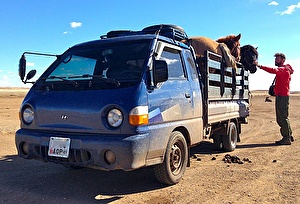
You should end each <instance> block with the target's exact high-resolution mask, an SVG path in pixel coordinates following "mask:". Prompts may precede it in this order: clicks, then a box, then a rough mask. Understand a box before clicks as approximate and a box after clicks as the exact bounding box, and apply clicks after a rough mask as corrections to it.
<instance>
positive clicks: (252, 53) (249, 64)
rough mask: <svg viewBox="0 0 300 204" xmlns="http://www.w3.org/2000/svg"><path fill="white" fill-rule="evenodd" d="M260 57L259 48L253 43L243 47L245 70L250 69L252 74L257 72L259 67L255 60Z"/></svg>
mask: <svg viewBox="0 0 300 204" xmlns="http://www.w3.org/2000/svg"><path fill="white" fill-rule="evenodd" d="M257 58H258V52H257V48H255V47H253V46H252V45H244V46H243V47H241V63H242V65H243V66H244V67H245V70H247V71H250V73H251V74H253V73H255V72H256V70H257V68H256V65H255V64H254V62H255V61H256V60H257Z"/></svg>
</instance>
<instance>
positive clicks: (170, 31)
mask: <svg viewBox="0 0 300 204" xmlns="http://www.w3.org/2000/svg"><path fill="white" fill-rule="evenodd" d="M142 34H156V35H161V36H165V37H168V38H171V39H173V40H177V41H182V40H187V39H188V36H187V34H186V33H185V31H184V30H183V28H181V27H179V26H176V25H167V24H161V25H154V26H149V27H146V28H144V29H143V30H141V31H132V30H113V31H110V32H108V33H107V34H106V35H102V36H100V38H101V39H104V38H114V37H120V36H128V35H142Z"/></svg>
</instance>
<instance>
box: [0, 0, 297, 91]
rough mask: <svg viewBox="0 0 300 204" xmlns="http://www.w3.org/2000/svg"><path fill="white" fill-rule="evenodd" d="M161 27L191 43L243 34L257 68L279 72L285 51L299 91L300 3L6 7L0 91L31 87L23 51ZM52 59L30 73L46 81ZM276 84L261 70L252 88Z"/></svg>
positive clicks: (1, 6) (55, 2)
mask: <svg viewBox="0 0 300 204" xmlns="http://www.w3.org/2000/svg"><path fill="white" fill-rule="evenodd" d="M154 24H175V25H179V26H181V27H183V28H184V29H185V31H186V33H187V34H188V35H189V36H206V37H210V38H212V39H217V38H219V37H223V36H226V35H229V34H239V33H241V34H242V38H241V40H240V42H241V45H246V44H251V45H253V46H256V47H258V51H259V54H260V55H259V60H258V61H259V63H260V64H263V65H267V66H272V67H273V66H274V57H273V55H274V53H275V52H283V53H285V54H286V57H287V61H286V62H287V63H289V64H291V65H292V67H293V68H294V70H295V72H294V74H293V76H292V82H291V90H292V91H300V82H299V81H300V80H299V79H300V26H299V24H300V1H299V0H277V1H272V0H226V1H224V0H210V1H204V0H186V1H177V0H164V1H161V0H151V1H143V0H128V1H121V0H110V1H102V0H82V1H79V0H48V1H42V0H30V1H29V0H9V1H0V28H1V32H0V45H1V49H0V87H8V86H13V87H21V86H23V87H24V85H23V83H21V81H20V79H19V76H18V63H19V58H20V56H21V54H22V53H23V52H24V51H35V52H45V53H53V54H61V53H62V52H64V51H65V50H66V49H68V48H69V47H71V46H73V45H74V44H77V43H81V42H83V41H89V40H95V39H98V38H99V36H101V35H103V34H106V33H107V32H108V31H110V30H118V29H126V30H141V29H143V28H144V27H146V26H150V25H154ZM53 60H54V58H49V57H33V56H30V55H28V56H27V69H36V70H37V72H38V75H39V74H41V73H42V72H43V71H44V70H45V69H46V67H47V66H49V65H50V63H51V62H52V61H53ZM273 78H274V76H273V75H271V74H268V73H265V72H264V71H262V70H258V71H257V72H256V73H255V74H252V75H251V77H250V89H251V90H267V89H268V87H269V85H270V84H271V83H272V80H273ZM27 87H30V85H27Z"/></svg>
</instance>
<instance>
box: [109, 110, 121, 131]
mask: <svg viewBox="0 0 300 204" xmlns="http://www.w3.org/2000/svg"><path fill="white" fill-rule="evenodd" d="M107 121H108V124H109V125H110V126H111V127H115V128H116V127H119V126H120V125H121V124H122V122H123V114H122V112H121V111H120V110H119V109H115V108H114V109H111V110H110V111H109V112H108V114H107Z"/></svg>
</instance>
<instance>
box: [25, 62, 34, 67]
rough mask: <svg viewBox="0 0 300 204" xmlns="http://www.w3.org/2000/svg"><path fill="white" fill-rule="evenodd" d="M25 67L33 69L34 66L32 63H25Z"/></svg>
mask: <svg viewBox="0 0 300 204" xmlns="http://www.w3.org/2000/svg"><path fill="white" fill-rule="evenodd" d="M26 66H27V67H33V66H34V62H26Z"/></svg>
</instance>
